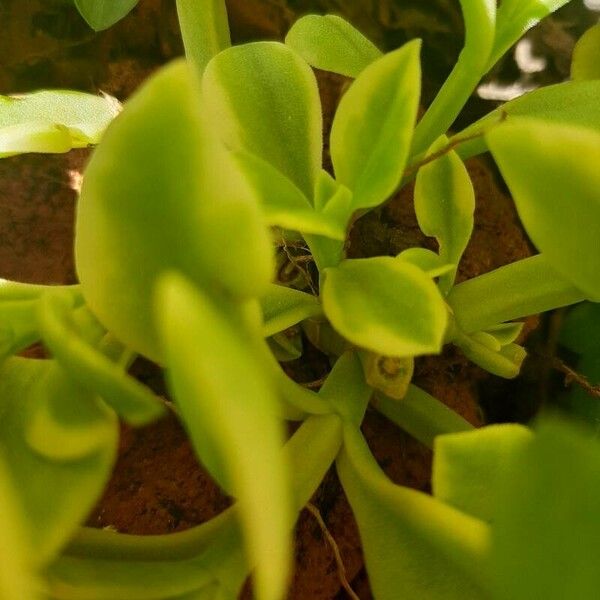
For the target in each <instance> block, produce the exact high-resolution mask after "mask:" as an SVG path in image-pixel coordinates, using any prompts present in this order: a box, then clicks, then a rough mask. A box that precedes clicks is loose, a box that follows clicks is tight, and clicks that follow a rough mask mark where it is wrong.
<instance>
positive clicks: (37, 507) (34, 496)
mask: <svg viewBox="0 0 600 600" xmlns="http://www.w3.org/2000/svg"><path fill="white" fill-rule="evenodd" d="M51 368H52V361H49V360H31V359H24V358H10V359H8V360H7V361H6V362H5V363H4V364H3V365H2V366H1V367H0V414H1V415H2V418H0V448H1V449H2V450H3V452H4V456H5V458H6V466H7V468H8V469H9V470H10V473H11V476H12V479H13V483H14V488H15V492H16V493H17V497H18V500H19V505H20V506H21V507H22V510H23V513H24V514H26V515H27V525H28V528H27V532H28V534H29V536H30V537H29V539H30V548H31V556H30V560H31V563H32V564H36V565H39V564H40V563H45V562H46V561H48V560H49V559H51V558H52V557H53V556H54V555H55V553H56V552H57V551H58V550H59V549H60V548H61V546H62V545H64V544H65V543H66V542H67V540H68V539H69V538H70V537H71V535H72V534H73V532H74V531H75V529H76V528H77V526H78V525H80V524H81V523H82V522H83V521H84V520H85V519H86V517H87V516H88V515H89V513H90V511H91V510H92V508H93V507H94V505H95V504H96V502H97V501H98V499H99V497H100V494H101V493H102V490H103V489H104V486H105V485H106V482H107V481H108V478H109V476H110V472H111V469H112V466H113V462H114V458H115V454H116V449H117V438H118V426H117V423H116V421H114V425H113V429H112V435H111V436H107V437H105V439H104V443H103V444H102V445H101V447H100V445H99V450H98V451H96V452H95V453H92V454H87V455H86V456H82V457H81V458H79V459H76V460H70V461H68V462H65V461H61V462H56V461H52V460H48V458H47V457H46V456H42V455H40V454H38V453H37V452H35V451H34V450H32V448H31V447H30V445H29V444H28V442H27V441H26V439H25V436H26V430H27V427H28V425H29V423H30V419H31V417H32V415H33V414H34V413H35V411H36V410H37V409H38V407H39V397H38V394H39V390H38V391H36V389H35V386H36V382H38V381H40V380H42V379H43V378H44V376H45V373H46V372H47V370H48V369H51Z"/></svg>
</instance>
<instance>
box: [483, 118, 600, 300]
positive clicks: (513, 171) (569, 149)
mask: <svg viewBox="0 0 600 600" xmlns="http://www.w3.org/2000/svg"><path fill="white" fill-rule="evenodd" d="M487 140H488V144H489V146H490V149H491V151H492V154H493V155H494V158H495V159H496V162H497V163H498V166H499V167H500V170H501V172H502V175H503V176H504V178H505V180H506V183H507V184H508V187H509V189H510V191H511V192H512V195H513V198H514V200H515V203H516V206H517V210H518V212H519V217H520V218H521V221H522V223H523V225H524V226H525V229H526V230H527V233H528V234H529V236H530V237H531V240H532V241H533V243H534V244H535V245H536V247H537V248H538V249H539V250H540V251H541V252H543V253H544V255H545V257H546V259H547V260H548V261H549V262H550V263H551V264H552V266H553V267H555V268H556V270H557V271H558V272H559V273H560V274H561V275H563V276H564V277H566V278H568V279H569V280H570V281H572V282H573V284H574V285H575V286H576V287H578V288H580V289H581V290H582V291H583V292H584V293H585V294H587V295H588V297H589V298H590V299H592V300H600V278H599V277H598V273H599V272H600V253H599V252H598V240H599V239H600V197H599V196H598V189H600V170H599V169H598V164H600V132H597V131H591V130H588V129H583V128H581V127H573V126H567V125H555V124H552V125H550V124H549V123H547V122H545V121H533V120H530V121H527V120H522V121H518V122H517V121H515V122H514V123H512V124H506V125H504V126H502V127H499V128H497V129H495V130H493V131H491V132H490V133H489V134H488V135H487Z"/></svg>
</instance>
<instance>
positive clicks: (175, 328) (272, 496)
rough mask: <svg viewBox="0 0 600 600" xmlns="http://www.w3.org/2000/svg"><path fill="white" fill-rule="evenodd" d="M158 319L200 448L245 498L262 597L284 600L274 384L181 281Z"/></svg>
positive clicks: (283, 505) (170, 283) (285, 506)
mask: <svg viewBox="0 0 600 600" xmlns="http://www.w3.org/2000/svg"><path fill="white" fill-rule="evenodd" d="M156 314H157V319H158V322H159V326H160V331H161V334H162V339H163V343H164V345H165V355H166V364H167V369H168V373H169V379H170V382H171V383H170V386H171V389H172V390H173V394H174V396H175V399H176V401H177V406H178V408H179V410H180V412H181V415H182V418H183V421H184V423H185V425H186V427H187V429H188V431H189V433H190V437H191V439H192V442H193V444H194V447H195V449H196V451H197V452H198V456H199V457H200V460H201V461H202V462H203V463H204V464H205V465H206V467H207V468H208V470H209V471H210V473H211V474H212V475H213V476H215V478H216V480H217V481H218V482H219V483H220V484H221V485H222V487H224V489H226V490H227V491H228V492H229V493H231V494H233V495H234V496H235V497H236V498H237V499H238V501H239V511H240V513H239V514H240V519H241V523H242V528H243V530H244V533H245V539H246V547H247V551H248V554H249V556H250V560H251V562H252V563H253V564H256V566H257V571H256V579H255V586H256V587H255V589H256V593H257V597H258V598H262V599H266V600H268V599H276V598H280V597H282V594H283V591H284V590H285V587H286V584H287V573H288V567H289V560H290V536H289V530H288V525H287V524H288V523H289V520H290V516H289V512H290V498H289V493H288V487H287V475H286V470H285V463H284V461H283V459H282V455H281V452H280V448H281V447H282V446H283V431H282V428H281V426H280V423H279V420H278V418H277V405H278V402H277V397H276V395H275V389H274V386H273V382H272V381H271V380H269V378H268V377H267V376H266V375H265V371H264V368H263V366H262V364H261V362H260V361H259V360H257V358H256V356H255V355H256V353H255V350H254V349H253V345H252V343H251V342H250V341H249V340H247V339H245V335H244V332H240V331H236V329H235V327H234V326H233V319H232V317H231V315H230V314H228V313H227V312H226V311H224V310H223V308H221V309H219V308H217V306H216V305H215V304H214V303H213V302H212V301H211V300H210V298H209V297H208V296H207V295H206V294H204V293H201V292H200V291H199V290H195V289H194V288H193V287H192V286H191V285H190V283H188V282H186V281H185V280H184V279H182V278H181V277H179V276H175V275H170V276H168V277H165V278H164V279H163V280H162V281H161V284H160V286H159V289H158V292H157V308H156ZM257 432H260V436H259V440H258V441H257V437H256V436H257Z"/></svg>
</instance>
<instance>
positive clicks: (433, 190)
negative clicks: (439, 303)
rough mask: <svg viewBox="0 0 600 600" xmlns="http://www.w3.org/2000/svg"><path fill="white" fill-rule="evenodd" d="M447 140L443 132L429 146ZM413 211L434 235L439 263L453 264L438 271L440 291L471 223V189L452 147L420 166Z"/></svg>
mask: <svg viewBox="0 0 600 600" xmlns="http://www.w3.org/2000/svg"><path fill="white" fill-rule="evenodd" d="M447 143H448V140H447V138H446V137H445V136H444V137H442V138H440V140H438V142H436V143H435V144H434V145H433V146H432V147H431V148H430V150H429V152H430V153H435V152H436V151H437V150H439V149H441V148H443V147H444V146H446V145H447ZM415 212H416V214H417V220H418V222H419V227H420V228H421V230H422V231H423V233H424V234H425V235H428V236H431V237H435V239H436V240H437V242H438V244H439V253H440V258H441V260H442V262H443V263H445V264H451V265H455V267H454V269H453V270H452V271H451V272H450V273H447V274H446V275H442V277H441V278H440V282H439V285H440V289H441V290H442V292H443V293H444V294H447V293H448V292H449V291H450V288H451V287H452V286H453V285H454V280H455V278H456V271H457V269H458V264H459V263H460V259H461V257H462V255H463V252H464V251H465V249H466V247H467V244H468V243H469V239H470V238H471V233H472V232H473V226H474V213H475V191H474V190H473V184H472V183H471V178H470V176H469V173H468V171H467V169H466V168H465V165H464V164H463V162H462V161H461V159H460V158H459V157H458V155H457V154H456V152H454V151H452V152H449V153H447V154H444V155H443V156H441V157H440V158H438V159H436V160H434V161H433V162H431V163H429V164H427V165H425V166H423V167H421V168H420V169H419V172H418V174H417V181H416V187H415Z"/></svg>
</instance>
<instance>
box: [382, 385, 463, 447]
mask: <svg viewBox="0 0 600 600" xmlns="http://www.w3.org/2000/svg"><path fill="white" fill-rule="evenodd" d="M371 403H372V404H373V406H374V407H375V408H376V409H377V410H378V411H379V412H380V413H382V414H383V415H385V416H386V417H387V418H388V419H389V420H390V421H392V422H393V423H395V424H396V425H398V426H399V427H400V428H402V429H404V431H406V432H407V433H409V434H410V435H412V436H413V437H414V438H415V439H417V440H419V441H420V442H421V443H422V444H425V446H427V447H429V448H433V440H434V439H435V438H436V437H437V436H438V435H443V434H446V433H458V432H460V431H470V430H472V429H474V427H473V425H471V424H470V423H469V422H468V421H466V420H465V419H463V418H462V417H461V416H460V415H459V414H457V413H455V412H454V411H453V410H451V409H450V408H448V407H447V406H446V405H445V404H443V403H442V402H440V401H439V400H438V399H437V398H434V397H433V396H430V395H429V394H428V393H427V392H424V391H423V390H422V389H420V388H418V387H416V386H415V385H410V386H409V387H408V392H407V394H406V396H405V397H404V398H403V399H402V400H392V399H391V398H388V397H386V396H384V395H383V394H376V395H375V396H374V397H373V399H372V400H371Z"/></svg>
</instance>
